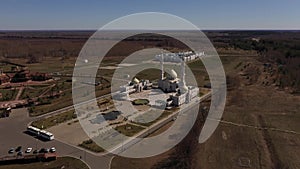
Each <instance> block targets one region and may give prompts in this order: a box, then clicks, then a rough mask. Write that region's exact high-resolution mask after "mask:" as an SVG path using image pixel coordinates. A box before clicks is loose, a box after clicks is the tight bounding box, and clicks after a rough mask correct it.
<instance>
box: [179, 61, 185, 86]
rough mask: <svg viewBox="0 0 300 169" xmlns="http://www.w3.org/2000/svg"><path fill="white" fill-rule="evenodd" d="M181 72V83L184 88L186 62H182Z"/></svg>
mask: <svg viewBox="0 0 300 169" xmlns="http://www.w3.org/2000/svg"><path fill="white" fill-rule="evenodd" d="M180 68H181V72H180V83H181V84H182V86H185V65H184V60H183V59H182V60H181V66H180Z"/></svg>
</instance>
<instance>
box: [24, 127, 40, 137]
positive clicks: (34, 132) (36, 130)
mask: <svg viewBox="0 0 300 169" xmlns="http://www.w3.org/2000/svg"><path fill="white" fill-rule="evenodd" d="M27 131H28V132H29V133H31V134H35V135H39V132H40V131H41V130H40V129H38V128H36V127H33V126H28V127H27Z"/></svg>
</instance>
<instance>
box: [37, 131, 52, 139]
mask: <svg viewBox="0 0 300 169" xmlns="http://www.w3.org/2000/svg"><path fill="white" fill-rule="evenodd" d="M39 136H40V137H42V138H44V139H47V140H53V139H54V135H53V134H52V133H50V132H48V131H45V130H41V131H40V135H39Z"/></svg>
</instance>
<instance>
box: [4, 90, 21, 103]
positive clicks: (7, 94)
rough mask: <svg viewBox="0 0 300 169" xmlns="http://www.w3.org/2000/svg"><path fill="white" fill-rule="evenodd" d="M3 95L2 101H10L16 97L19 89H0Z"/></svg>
mask: <svg viewBox="0 0 300 169" xmlns="http://www.w3.org/2000/svg"><path fill="white" fill-rule="evenodd" d="M0 93H1V95H2V96H1V97H0V101H9V100H13V99H15V98H16V96H17V93H18V90H17V89H0Z"/></svg>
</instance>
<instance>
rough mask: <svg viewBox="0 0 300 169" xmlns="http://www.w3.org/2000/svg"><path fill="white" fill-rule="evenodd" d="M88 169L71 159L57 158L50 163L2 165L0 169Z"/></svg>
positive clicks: (81, 163) (78, 161) (80, 162)
mask: <svg viewBox="0 0 300 169" xmlns="http://www.w3.org/2000/svg"><path fill="white" fill-rule="evenodd" d="M62 168H63V169H88V166H86V165H85V164H84V163H83V162H82V161H80V160H78V159H75V158H72V157H59V158H58V159H57V160H55V161H51V162H36V163H30V164H12V165H2V166H0V169H62Z"/></svg>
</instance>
